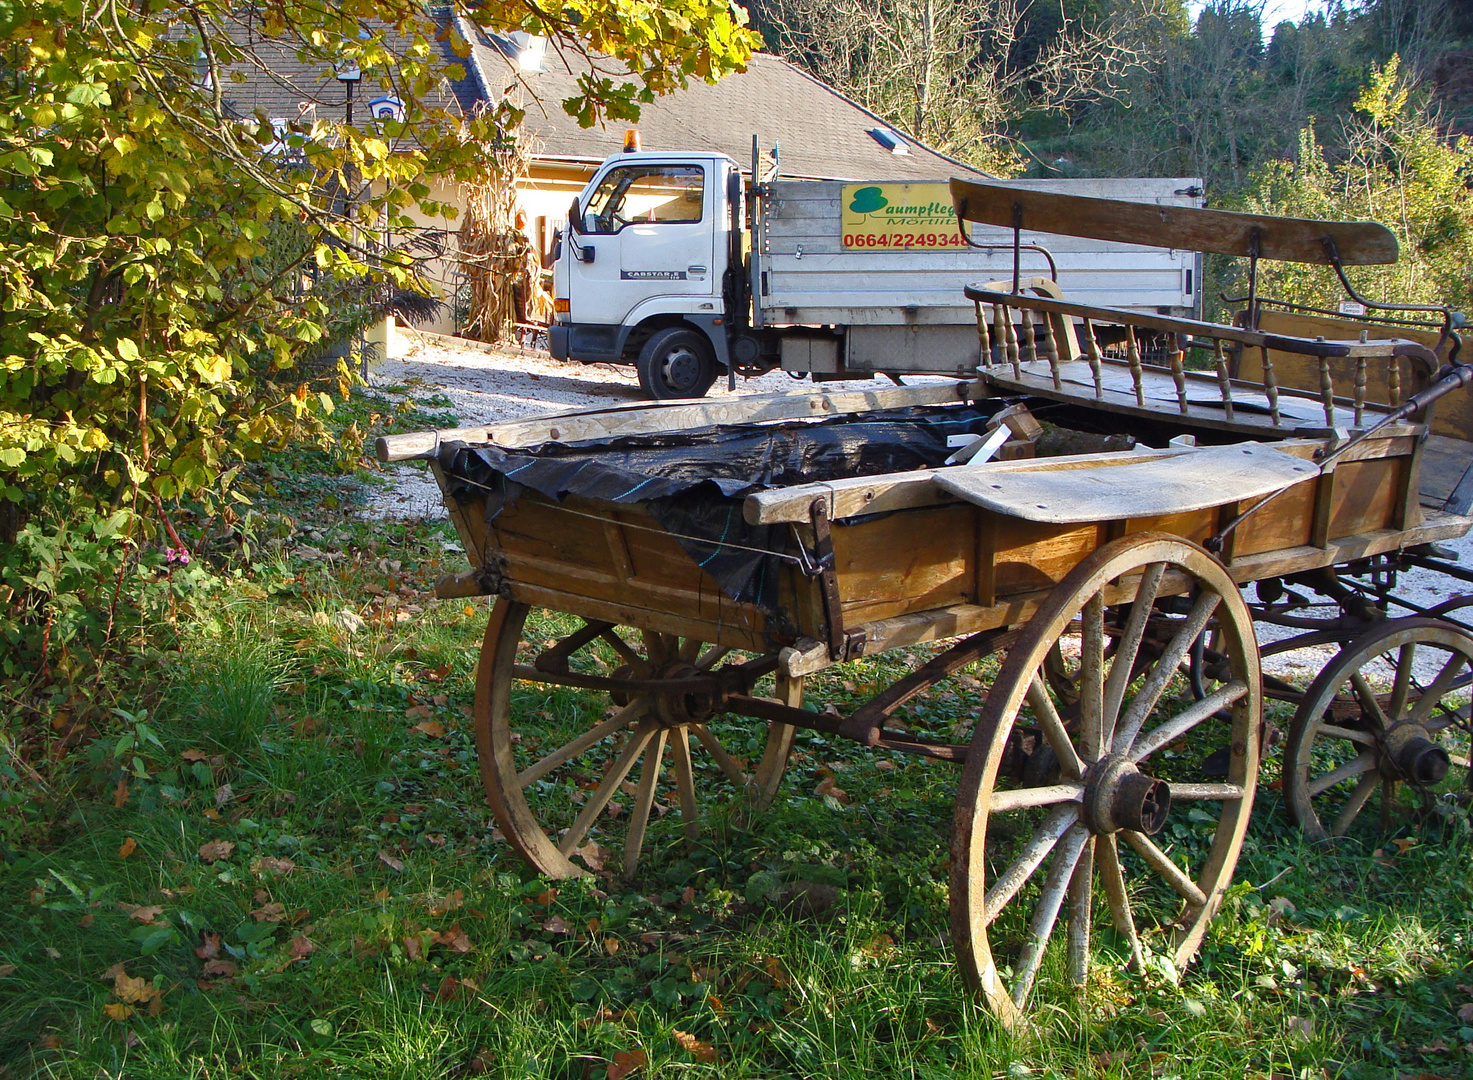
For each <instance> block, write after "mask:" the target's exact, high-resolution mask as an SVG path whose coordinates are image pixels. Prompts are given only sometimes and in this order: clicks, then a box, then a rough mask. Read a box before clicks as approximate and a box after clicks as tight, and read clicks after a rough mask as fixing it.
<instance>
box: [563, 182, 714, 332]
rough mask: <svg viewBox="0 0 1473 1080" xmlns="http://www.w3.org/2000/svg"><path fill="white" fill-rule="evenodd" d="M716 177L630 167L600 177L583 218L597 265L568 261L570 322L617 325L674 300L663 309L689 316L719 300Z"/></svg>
mask: <svg viewBox="0 0 1473 1080" xmlns="http://www.w3.org/2000/svg"><path fill="white" fill-rule="evenodd" d="M713 171H714V170H713V169H712V168H711V166H710V163H705V164H699V163H690V162H681V163H669V164H662V163H659V162H650V161H631V162H630V163H629V164H627V165H615V166H614V167H612V168H610V169H609V170H608V171H607V172H605V173H604V174H603V176H602V178H601V179H600V180H599V181H598V184H597V186H596V187H595V188H594V190H593V192H592V194H591V195H590V196H589V197H588V199H587V200H586V206H585V210H584V215H583V223H584V230H585V235H584V236H583V237H582V238H581V240H582V244H583V245H584V246H591V247H592V248H593V249H594V260H593V262H591V263H588V262H577V261H575V262H572V263H570V279H571V280H570V281H569V282H568V285H569V290H568V298H569V307H570V310H569V316H570V319H569V321H570V322H572V323H574V324H578V323H585V324H587V323H592V324H602V325H605V326H609V325H613V326H618V325H621V324H623V323H625V322H626V321H627V318H628V316H629V314H630V312H631V311H632V310H633V309H634V308H635V307H636V306H637V305H638V304H640V303H642V302H644V301H646V300H650V299H654V298H657V297H659V298H670V300H671V301H672V303H671V304H670V306H669V307H668V308H666V310H671V311H679V312H685V311H695V310H696V308H695V306H694V304H693V303H692V301H695V300H697V299H698V298H705V299H709V298H711V297H712V296H713V295H715V293H716V291H717V289H718V288H719V284H720V283H719V281H718V280H717V279H718V278H719V276H720V275H719V274H717V273H716V272H715V269H716V268H715V265H714V259H713V255H714V243H715V234H716V217H717V214H716V209H717V207H716V202H717V200H716V199H715V197H714V196H715V190H714V183H715V181H714V180H713V179H712V177H711V174H712V173H713Z"/></svg>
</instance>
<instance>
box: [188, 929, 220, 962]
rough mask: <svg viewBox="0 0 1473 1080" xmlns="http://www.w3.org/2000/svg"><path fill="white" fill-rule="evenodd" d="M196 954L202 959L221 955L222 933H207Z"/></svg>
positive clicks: (210, 958)
mask: <svg viewBox="0 0 1473 1080" xmlns="http://www.w3.org/2000/svg"><path fill="white" fill-rule="evenodd" d="M194 955H195V956H198V957H199V958H200V959H201V960H213V959H214V958H215V957H217V956H219V955H220V935H219V934H205V935H203V938H202V941H201V944H200V945H199V946H198V947H197V948H196V949H195V950H194Z"/></svg>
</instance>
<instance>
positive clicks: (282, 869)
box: [251, 855, 297, 875]
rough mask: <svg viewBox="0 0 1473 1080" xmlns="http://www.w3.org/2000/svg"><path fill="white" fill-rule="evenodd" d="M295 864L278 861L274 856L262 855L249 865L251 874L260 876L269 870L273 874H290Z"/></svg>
mask: <svg viewBox="0 0 1473 1080" xmlns="http://www.w3.org/2000/svg"><path fill="white" fill-rule="evenodd" d="M296 868H297V864H296V863H294V862H292V861H291V860H290V859H278V858H276V857H275V856H274V855H262V856H261V857H260V858H259V859H256V860H255V861H254V862H252V863H251V873H253V874H256V875H260V874H261V873H263V872H265V871H267V870H269V871H271V873H273V874H290V873H291V872H292V871H293V870H295V869H296Z"/></svg>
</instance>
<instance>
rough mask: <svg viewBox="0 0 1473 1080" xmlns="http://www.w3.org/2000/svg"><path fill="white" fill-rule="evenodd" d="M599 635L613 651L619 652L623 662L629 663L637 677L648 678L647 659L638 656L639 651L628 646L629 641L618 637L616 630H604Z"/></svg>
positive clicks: (648, 667) (648, 666)
mask: <svg viewBox="0 0 1473 1080" xmlns="http://www.w3.org/2000/svg"><path fill="white" fill-rule="evenodd" d="M599 637H600V638H602V639H603V640H604V642H606V643H607V644H608V646H609V647H610V648H611V649H613V650H614V652H616V653H618V654H619V657H620V659H622V660H623V661H624V663H626V664H628V665H629V667H630V668H631V669H632V670H633V671H634V673H635V675H636V676H637V677H639V678H641V679H647V678H649V674H650V665H649V661H648V660H646V659H645V658H644V657H643V656H640V655H639V653H637V652H635V651H634V649H633V648H632V647H631V646H630V644H629V642H627V641H625V640H624V639H623V638H622V637H620V636H619V633H618V632H617V631H615V630H605V631H604V632H603V633H602V634H600V635H599Z"/></svg>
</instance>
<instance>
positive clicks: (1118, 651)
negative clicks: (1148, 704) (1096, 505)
mask: <svg viewBox="0 0 1473 1080" xmlns="http://www.w3.org/2000/svg"><path fill="white" fill-rule="evenodd" d="M1165 573H1166V564H1165V563H1162V562H1157V563H1152V564H1151V565H1150V566H1148V567H1146V569H1145V571H1144V572H1143V573H1142V574H1141V583H1140V586H1139V588H1137V590H1136V594H1135V599H1134V600H1132V601H1131V605H1130V615H1129V616H1127V618H1126V620H1125V628H1124V630H1123V631H1122V632H1121V634H1120V640H1119V642H1118V643H1117V644H1116V646H1115V656H1114V659H1113V660H1112V662H1111V664H1110V677H1109V678H1108V679H1107V680H1106V681H1105V700H1104V709H1103V712H1104V716H1105V724H1106V727H1105V731H1104V734H1105V738H1106V741H1107V742H1108V741H1112V740H1113V739H1114V737H1115V724H1116V722H1117V721H1118V720H1119V717H1120V703H1121V702H1122V701H1124V699H1125V690H1126V688H1127V687H1128V686H1129V685H1130V682H1131V673H1132V671H1133V669H1134V668H1135V661H1136V657H1137V656H1138V655H1140V649H1141V639H1142V637H1144V635H1145V632H1146V623H1147V622H1148V621H1149V620H1150V617H1151V609H1152V605H1154V604H1155V602H1156V594H1157V593H1159V592H1160V591H1161V578H1162V576H1163V575H1164V574H1165Z"/></svg>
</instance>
